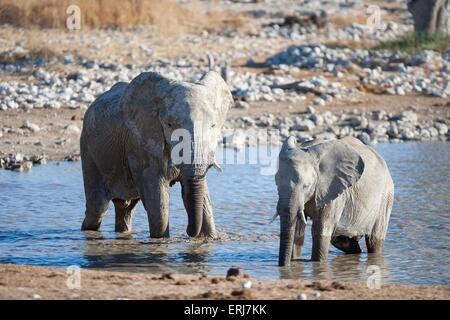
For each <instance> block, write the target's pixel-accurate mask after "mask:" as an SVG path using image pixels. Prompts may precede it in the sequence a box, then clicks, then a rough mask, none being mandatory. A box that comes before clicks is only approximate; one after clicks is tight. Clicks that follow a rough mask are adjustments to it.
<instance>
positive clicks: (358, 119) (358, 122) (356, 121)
mask: <svg viewBox="0 0 450 320" xmlns="http://www.w3.org/2000/svg"><path fill="white" fill-rule="evenodd" d="M349 122H350V125H351V126H352V127H359V126H360V125H361V123H362V117H360V116H354V117H351V118H350V119H349Z"/></svg>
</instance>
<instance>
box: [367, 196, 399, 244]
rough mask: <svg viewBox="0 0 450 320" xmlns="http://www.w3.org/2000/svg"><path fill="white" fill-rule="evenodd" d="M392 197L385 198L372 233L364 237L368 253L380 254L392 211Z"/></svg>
mask: <svg viewBox="0 0 450 320" xmlns="http://www.w3.org/2000/svg"><path fill="white" fill-rule="evenodd" d="M393 198H394V195H393V194H392V195H389V196H387V199H386V202H385V203H383V204H382V205H381V207H380V211H381V214H380V215H379V218H378V219H377V221H376V222H375V225H374V226H373V229H372V232H371V233H370V234H369V235H366V247H367V252H369V253H381V250H382V249H383V245H384V239H385V238H386V233H387V229H388V224H389V218H390V216H391V210H392V199H393Z"/></svg>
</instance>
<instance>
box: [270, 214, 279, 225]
mask: <svg viewBox="0 0 450 320" xmlns="http://www.w3.org/2000/svg"><path fill="white" fill-rule="evenodd" d="M277 217H278V212H277V213H275V215H274V216H273V217H272V219H270V222H269V223H272V222H274V221H275V219H276V218H277Z"/></svg>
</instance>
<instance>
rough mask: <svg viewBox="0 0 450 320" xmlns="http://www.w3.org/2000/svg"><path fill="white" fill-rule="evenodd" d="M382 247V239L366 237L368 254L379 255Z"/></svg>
mask: <svg viewBox="0 0 450 320" xmlns="http://www.w3.org/2000/svg"><path fill="white" fill-rule="evenodd" d="M383 245H384V239H377V238H376V237H374V236H367V235H366V247H367V252H368V253H381V250H382V249H383Z"/></svg>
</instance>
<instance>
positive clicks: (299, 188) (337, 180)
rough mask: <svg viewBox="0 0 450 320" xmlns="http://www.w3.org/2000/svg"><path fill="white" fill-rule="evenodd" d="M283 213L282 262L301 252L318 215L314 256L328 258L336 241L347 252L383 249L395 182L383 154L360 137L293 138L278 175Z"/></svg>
mask: <svg viewBox="0 0 450 320" xmlns="http://www.w3.org/2000/svg"><path fill="white" fill-rule="evenodd" d="M275 180H276V184H277V187H278V196H279V199H278V204H277V214H278V215H279V216H280V253H279V265H280V266H285V265H289V264H290V262H291V258H298V257H299V256H300V254H301V249H302V246H303V240H304V236H305V226H306V219H307V218H308V217H309V218H310V219H312V221H313V223H312V239H313V248H312V256H311V260H312V261H323V260H326V259H327V255H328V247H329V244H330V242H331V243H332V244H333V245H334V246H335V247H336V248H338V249H340V250H342V251H344V252H346V253H360V252H361V248H360V247H359V244H358V240H359V239H360V238H361V237H362V236H365V238H366V246H367V250H368V252H369V253H379V252H381V249H382V247H383V242H384V239H385V237H386V232H387V227H388V223H389V216H390V214H391V209H392V203H393V200H394V184H393V182H392V178H391V175H390V173H389V170H388V168H387V166H386V163H385V161H384V160H383V158H382V157H381V156H380V155H379V154H378V153H376V152H375V150H373V149H372V148H371V147H369V146H366V145H364V144H363V143H362V142H360V141H359V140H358V139H355V138H352V137H346V138H343V139H340V140H331V141H326V142H324V141H312V142H307V143H304V144H299V145H297V144H296V139H295V138H294V137H289V138H288V139H287V140H286V141H285V142H284V144H283V147H282V149H281V152H280V155H279V168H278V172H277V174H276V176H275Z"/></svg>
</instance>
